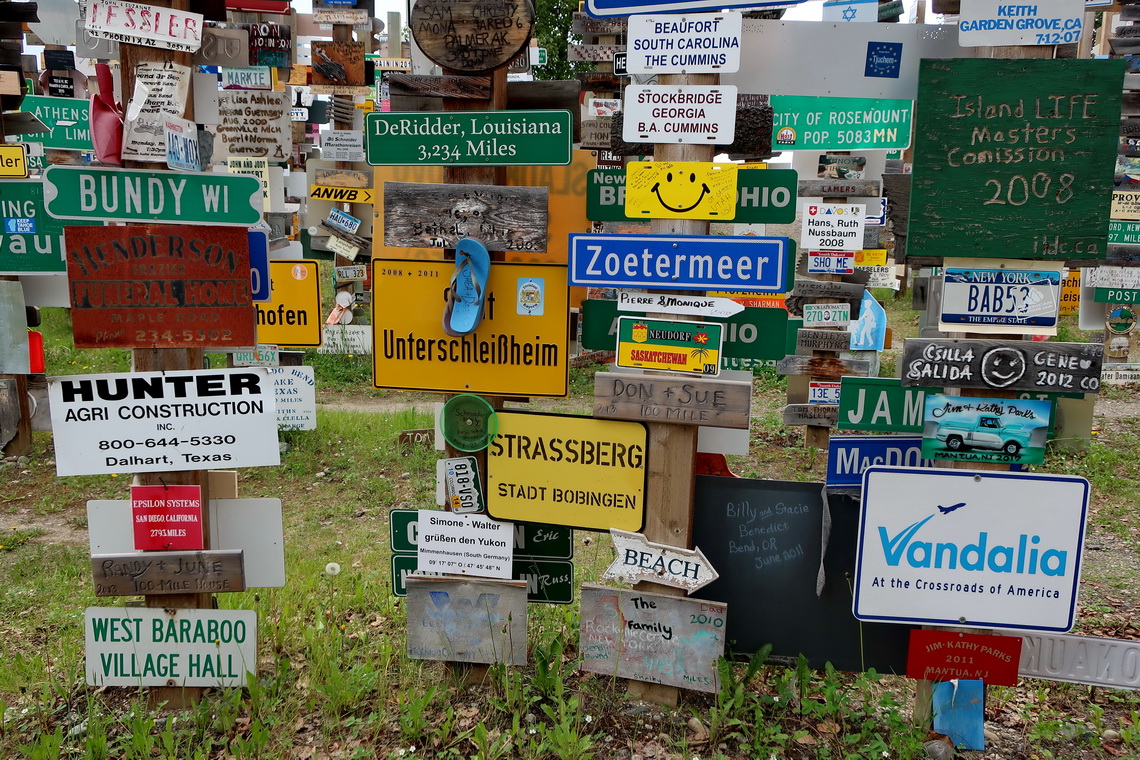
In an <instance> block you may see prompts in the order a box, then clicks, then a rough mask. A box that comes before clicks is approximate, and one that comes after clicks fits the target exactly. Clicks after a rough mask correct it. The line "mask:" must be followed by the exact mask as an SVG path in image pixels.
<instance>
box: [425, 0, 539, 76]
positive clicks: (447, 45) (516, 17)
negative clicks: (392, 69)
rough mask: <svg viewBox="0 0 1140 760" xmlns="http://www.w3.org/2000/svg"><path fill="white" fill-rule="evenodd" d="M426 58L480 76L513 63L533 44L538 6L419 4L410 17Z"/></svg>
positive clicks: (472, 0) (485, 1) (476, 0)
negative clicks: (535, 9)
mask: <svg viewBox="0 0 1140 760" xmlns="http://www.w3.org/2000/svg"><path fill="white" fill-rule="evenodd" d="M408 26H409V27H411V30H412V36H413V37H414V38H415V40H416V44H418V45H419V46H420V48H421V49H422V50H423V52H424V54H425V55H426V56H427V57H428V58H430V59H431V60H432V61H434V62H435V63H438V64H439V65H440V66H442V67H443V68H445V69H451V70H452V71H455V72H461V73H467V74H477V73H480V72H484V71H490V70H491V69H496V68H498V67H500V66H504V65H506V64H507V63H510V62H511V60H513V59H514V58H515V57H516V56H517V55H518V54H519V52H521V51H522V50H523V48H525V47H526V46H527V43H528V42H529V41H530V35H531V32H532V31H533V30H534V6H533V5H531V3H529V2H518V3H498V2H494V1H493V0H419V2H417V3H416V4H415V5H414V6H413V8H412V13H411V17H410V18H409V19H408Z"/></svg>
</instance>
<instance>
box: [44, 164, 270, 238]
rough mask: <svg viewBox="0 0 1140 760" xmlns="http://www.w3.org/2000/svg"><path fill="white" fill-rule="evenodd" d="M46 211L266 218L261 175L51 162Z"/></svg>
mask: <svg viewBox="0 0 1140 760" xmlns="http://www.w3.org/2000/svg"><path fill="white" fill-rule="evenodd" d="M44 198H45V201H46V203H47V212H48V213H49V214H51V215H52V216H54V217H55V218H56V219H91V220H98V221H111V222H171V223H177V224H227V225H242V224H245V225H249V224H256V223H257V222H259V221H261V210H262V209H263V208H264V202H263V200H262V190H261V180H260V179H258V178H257V177H250V176H246V175H242V174H222V173H216V174H215V173H213V172H172V171H146V170H139V169H120V168H114V169H101V168H95V167H86V166H49V167H48V168H47V170H46V171H44Z"/></svg>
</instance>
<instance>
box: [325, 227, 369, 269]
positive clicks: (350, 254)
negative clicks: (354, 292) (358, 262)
mask: <svg viewBox="0 0 1140 760" xmlns="http://www.w3.org/2000/svg"><path fill="white" fill-rule="evenodd" d="M325 245H327V246H328V247H329V250H330V251H332V252H333V253H339V254H340V255H341V256H344V257H345V258H346V259H354V258H356V254H358V253H360V248H358V247H357V246H355V245H353V244H352V243H350V242H348V241H347V240H345V239H344V238H339V237H337V236H336V235H330V236H329V237H328V240H327V242H326V243H325ZM362 279H363V278H362Z"/></svg>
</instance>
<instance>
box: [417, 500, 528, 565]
mask: <svg viewBox="0 0 1140 760" xmlns="http://www.w3.org/2000/svg"><path fill="white" fill-rule="evenodd" d="M419 512H420V513H419V517H418V518H417V524H418V525H419V541H418V543H417V544H416V562H417V567H419V568H420V569H421V570H424V571H426V572H431V573H456V574H459V575H470V576H477V577H480V578H504V579H510V577H511V563H512V562H513V561H514V553H515V550H514V523H510V522H503V521H501V520H492V519H491V518H489V517H487V516H486V515H475V514H455V513H454V512H439V511H437V510H432V509H421V510H420V511H419Z"/></svg>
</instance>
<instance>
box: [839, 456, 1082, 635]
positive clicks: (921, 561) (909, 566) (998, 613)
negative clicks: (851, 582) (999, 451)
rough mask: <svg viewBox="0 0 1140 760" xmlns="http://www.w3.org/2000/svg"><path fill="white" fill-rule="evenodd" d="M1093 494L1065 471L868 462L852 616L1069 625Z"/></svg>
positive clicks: (900, 620) (885, 619)
mask: <svg viewBox="0 0 1140 760" xmlns="http://www.w3.org/2000/svg"><path fill="white" fill-rule="evenodd" d="M1088 499H1089V484H1088V481H1087V480H1085V479H1084V478H1077V477H1069V476H1063V475H1026V474H1021V473H1006V472H972V471H969V470H925V469H905V468H896V467H872V468H870V469H868V470H866V471H865V472H864V473H863V512H862V515H861V517H860V524H859V550H858V558H857V560H856V568H855V570H856V576H855V604H854V611H855V617H857V618H859V619H860V620H873V621H881V622H887V623H919V624H934V625H968V626H972V627H976V628H1026V629H1031V630H1040V631H1067V630H1069V629H1070V628H1072V626H1073V618H1074V616H1075V614H1076V606H1077V582H1078V580H1079V579H1080V569H1081V567H1080V566H1081V552H1082V550H1083V547H1084V526H1085V515H1086V512H1087V510H1088Z"/></svg>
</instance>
